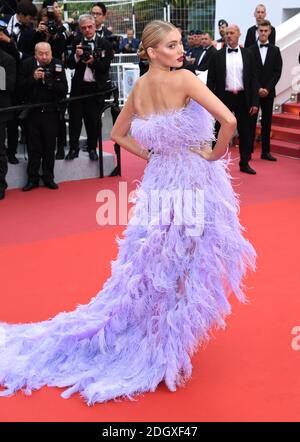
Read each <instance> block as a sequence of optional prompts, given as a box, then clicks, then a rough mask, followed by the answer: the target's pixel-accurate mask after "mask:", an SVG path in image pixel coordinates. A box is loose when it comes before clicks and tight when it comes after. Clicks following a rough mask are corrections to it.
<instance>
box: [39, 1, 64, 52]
mask: <svg viewBox="0 0 300 442" xmlns="http://www.w3.org/2000/svg"><path fill="white" fill-rule="evenodd" d="M60 18H61V17H60V16H57V14H56V13H55V10H54V6H52V5H48V6H47V8H42V9H41V10H40V12H39V15H38V28H37V32H36V36H35V41H36V43H39V42H41V41H45V42H48V43H49V44H50V46H51V49H52V55H53V57H55V58H59V59H60V60H63V54H64V52H65V50H66V44H67V43H66V42H67V34H66V28H65V26H64V25H63V23H62V21H61V20H60Z"/></svg>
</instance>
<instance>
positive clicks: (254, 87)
mask: <svg viewBox="0 0 300 442" xmlns="http://www.w3.org/2000/svg"><path fill="white" fill-rule="evenodd" d="M13 3H15V6H14V5H13ZM5 5H6V9H3V10H2V13H3V21H1V23H0V66H1V67H2V68H3V69H4V71H5V76H6V81H5V84H6V86H5V88H1V89H2V90H0V97H1V102H0V108H6V107H8V106H11V105H21V104H24V103H25V104H30V105H31V107H30V109H24V110H22V111H21V112H16V111H14V112H0V199H3V198H4V196H5V189H6V187H7V184H6V180H5V176H6V173H7V163H10V164H12V165H14V164H17V163H18V162H19V160H18V158H17V156H16V153H17V147H18V140H19V136H20V135H19V134H20V130H19V128H21V129H22V131H21V133H22V136H23V137H24V138H25V141H26V145H27V151H28V167H27V175H28V180H27V183H26V185H25V186H24V187H23V191H29V190H32V189H33V188H35V187H38V186H39V181H40V175H39V174H40V168H42V177H41V178H42V180H43V182H44V185H45V186H46V187H48V188H50V189H57V188H58V185H57V183H56V182H55V181H54V164H55V159H56V160H63V159H65V160H69V161H70V160H74V159H75V158H77V157H78V154H79V138H80V134H81V129H82V122H84V125H85V129H86V133H87V150H88V154H89V158H90V159H91V160H92V161H95V160H97V159H98V154H97V150H96V147H97V140H98V132H99V124H101V119H100V118H99V115H100V113H101V109H102V108H103V105H104V99H105V90H107V88H108V85H109V73H110V65H111V62H112V59H113V56H114V54H115V53H116V52H121V53H128V54H129V53H138V48H139V40H138V39H137V38H135V36H134V32H133V30H132V29H128V30H127V36H126V37H125V38H123V39H121V40H120V39H119V38H117V37H116V36H115V35H114V34H113V33H112V30H111V29H109V27H106V26H105V20H106V13H107V10H106V7H105V4H103V3H100V2H99V3H94V4H93V5H92V7H91V10H90V11H88V13H87V14H84V15H81V16H80V17H79V19H78V22H77V23H76V24H75V23H74V22H72V23H65V22H64V20H63V15H62V9H61V8H60V6H59V5H58V3H57V2H56V1H54V0H45V1H44V3H43V4H42V7H41V8H40V9H39V10H37V8H36V6H35V5H34V4H33V3H32V2H31V1H30V0H21V1H16V2H15V0H13V1H11V0H10V1H8V2H5ZM14 8H15V9H14ZM11 12H14V13H11ZM254 15H255V19H256V24H255V25H254V26H253V27H251V28H249V30H248V32H247V36H246V40H245V43H244V44H242V43H241V42H240V35H241V33H240V29H239V27H238V26H237V25H230V24H229V22H228V21H227V20H225V19H221V20H219V21H218V25H219V33H220V38H219V39H216V40H214V39H213V37H212V35H211V34H210V33H209V32H206V31H201V30H191V31H189V32H187V36H185V34H184V32H183V30H182V29H180V31H181V33H182V43H183V48H184V54H185V56H184V61H183V65H182V68H184V69H189V70H191V71H193V72H195V73H196V74H197V73H198V72H199V71H200V72H201V71H207V73H208V75H207V86H208V87H209V88H210V89H211V90H212V91H213V92H214V93H215V94H216V95H217V96H218V97H219V98H220V99H221V100H222V101H223V102H224V103H225V104H226V106H227V107H228V108H229V109H230V110H231V111H232V112H234V114H235V116H236V118H237V122H238V133H239V149H240V170H241V171H242V172H245V173H248V174H252V175H254V174H255V173H256V172H255V170H254V169H253V168H252V167H250V165H249V162H250V160H251V154H252V152H253V146H254V141H255V133H256V123H257V116H258V110H259V108H261V112H262V120H261V122H262V131H261V141H262V153H261V158H262V159H265V160H268V161H276V158H275V157H274V156H273V155H272V154H271V153H270V128H271V120H272V111H273V101H274V97H275V86H276V83H277V82H278V80H279V79H280V76H281V71H282V58H281V55H280V50H279V48H278V47H277V46H276V45H275V39H276V35H275V29H274V27H273V26H272V25H271V23H270V22H269V21H268V20H266V8H265V6H264V5H262V4H260V5H258V6H257V7H256V9H255V12H254ZM177 27H178V28H180V26H177ZM147 63H148V61H147V60H146V59H142V58H141V59H140V73H141V75H143V74H144V73H145V72H147V69H148V64H147ZM67 68H69V69H71V70H72V72H73V75H72V84H71V91H70V97H74V99H72V101H71V102H70V103H69V105H68V115H69V151H68V153H67V155H65V148H66V146H67V134H66V121H65V113H66V109H67V105H66V104H64V103H60V104H58V102H60V101H61V100H62V99H63V98H65V97H66V96H67V93H68V85H67V80H66V73H65V70H66V69H67ZM82 95H88V96H89V97H88V98H86V99H78V100H76V99H75V98H76V97H79V96H82ZM41 104H44V105H41ZM32 105H36V106H32ZM218 130H219V126H218V123H216V133H218ZM6 145H7V146H6Z"/></svg>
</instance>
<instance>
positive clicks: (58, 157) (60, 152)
mask: <svg viewBox="0 0 300 442" xmlns="http://www.w3.org/2000/svg"><path fill="white" fill-rule="evenodd" d="M55 159H56V160H64V159H65V151H64V149H58V150H57V152H56V155H55Z"/></svg>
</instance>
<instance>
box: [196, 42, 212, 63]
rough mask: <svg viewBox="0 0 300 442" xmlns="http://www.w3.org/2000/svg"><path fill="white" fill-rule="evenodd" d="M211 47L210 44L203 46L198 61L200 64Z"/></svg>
mask: <svg viewBox="0 0 300 442" xmlns="http://www.w3.org/2000/svg"><path fill="white" fill-rule="evenodd" d="M210 47H211V45H210V46H207V48H203V52H202V54H201V56H200V58H199V61H198V66H199V65H200V63H201V61H202V60H203V58H204V57H205V55H206V54H207V51H208V49H209V48H210Z"/></svg>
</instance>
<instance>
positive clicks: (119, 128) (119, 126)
mask: <svg viewBox="0 0 300 442" xmlns="http://www.w3.org/2000/svg"><path fill="white" fill-rule="evenodd" d="M133 114H134V107H133V92H131V93H130V95H129V97H128V98H127V101H126V104H125V106H124V107H123V109H122V112H121V113H120V115H119V116H118V118H117V120H116V122H115V124H114V127H113V128H112V131H111V139H112V140H113V141H114V142H115V143H117V144H119V145H120V146H122V147H123V148H124V149H126V150H128V152H131V153H133V154H134V155H137V156H138V157H141V158H144V160H148V159H149V152H148V150H146V149H144V148H143V147H142V146H141V145H140V144H139V143H137V141H136V140H135V139H134V138H133V137H131V136H130V135H128V132H129V129H130V125H131V121H132V118H133Z"/></svg>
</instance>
